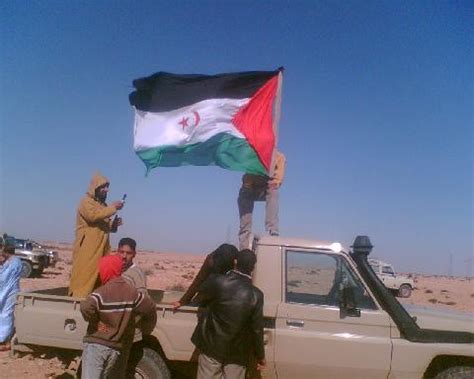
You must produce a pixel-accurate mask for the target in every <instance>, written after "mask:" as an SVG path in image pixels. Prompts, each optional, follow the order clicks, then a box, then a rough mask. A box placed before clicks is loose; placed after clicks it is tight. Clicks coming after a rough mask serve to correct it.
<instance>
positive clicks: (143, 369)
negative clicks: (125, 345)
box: [128, 347, 171, 379]
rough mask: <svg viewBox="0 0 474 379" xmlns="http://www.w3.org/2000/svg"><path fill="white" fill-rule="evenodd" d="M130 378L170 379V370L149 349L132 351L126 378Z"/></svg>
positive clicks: (159, 357) (162, 360)
mask: <svg viewBox="0 0 474 379" xmlns="http://www.w3.org/2000/svg"><path fill="white" fill-rule="evenodd" d="M130 365H132V367H130ZM130 371H131V372H130ZM130 374H131V375H130ZM130 376H131V377H134V378H140V379H171V374H170V370H169V369H168V366H166V363H165V361H164V359H163V358H162V357H161V356H160V354H158V353H157V352H156V351H155V350H153V349H150V348H149V347H143V348H141V349H137V350H135V351H133V350H132V354H131V357H130V360H129V376H128V377H130Z"/></svg>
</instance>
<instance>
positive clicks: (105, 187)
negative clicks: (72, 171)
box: [87, 172, 109, 203]
mask: <svg viewBox="0 0 474 379" xmlns="http://www.w3.org/2000/svg"><path fill="white" fill-rule="evenodd" d="M87 192H88V194H89V195H90V196H92V197H94V198H95V199H97V200H98V201H100V202H102V203H105V200H106V199H107V192H109V181H108V179H107V178H106V177H105V176H103V175H102V174H100V173H99V172H96V173H95V174H94V176H93V177H92V180H91V182H90V184H89V190H88V191H87Z"/></svg>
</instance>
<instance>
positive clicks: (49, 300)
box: [15, 288, 87, 350]
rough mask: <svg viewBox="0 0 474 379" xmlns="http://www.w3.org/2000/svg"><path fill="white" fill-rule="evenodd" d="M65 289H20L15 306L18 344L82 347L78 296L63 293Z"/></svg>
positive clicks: (82, 326) (85, 327)
mask: <svg viewBox="0 0 474 379" xmlns="http://www.w3.org/2000/svg"><path fill="white" fill-rule="evenodd" d="M66 291H67V288H54V289H51V290H45V291H38V292H20V293H19V294H18V297H17V303H16V306H15V328H16V336H17V339H18V343H20V344H33V345H42V346H51V347H59V348H64V349H73V350H82V338H83V336H84V335H85V334H86V330H87V323H86V322H85V321H84V319H83V318H82V315H81V312H80V309H79V308H80V307H79V306H80V301H81V300H82V299H81V298H73V297H68V296H65V294H66Z"/></svg>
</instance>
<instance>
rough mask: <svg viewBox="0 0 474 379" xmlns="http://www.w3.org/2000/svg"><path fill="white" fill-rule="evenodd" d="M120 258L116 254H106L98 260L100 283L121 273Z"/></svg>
mask: <svg viewBox="0 0 474 379" xmlns="http://www.w3.org/2000/svg"><path fill="white" fill-rule="evenodd" d="M122 264H123V262H122V258H120V257H119V256H118V255H107V256H105V257H102V258H100V260H99V277H100V281H101V283H102V284H105V283H107V282H108V281H109V280H111V279H114V278H118V277H119V276H120V275H121V274H122Z"/></svg>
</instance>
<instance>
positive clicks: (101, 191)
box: [94, 183, 109, 203]
mask: <svg viewBox="0 0 474 379" xmlns="http://www.w3.org/2000/svg"><path fill="white" fill-rule="evenodd" d="M108 192H109V183H105V184H102V185H101V186H99V187H97V188H96V189H95V192H94V195H95V198H96V199H97V200H99V201H101V202H103V203H105V200H107V193H108Z"/></svg>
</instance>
